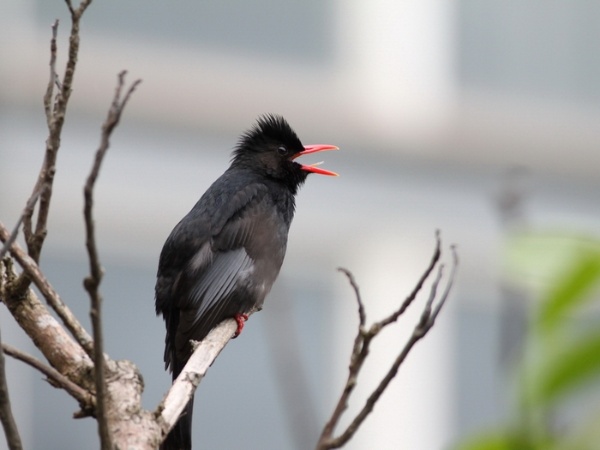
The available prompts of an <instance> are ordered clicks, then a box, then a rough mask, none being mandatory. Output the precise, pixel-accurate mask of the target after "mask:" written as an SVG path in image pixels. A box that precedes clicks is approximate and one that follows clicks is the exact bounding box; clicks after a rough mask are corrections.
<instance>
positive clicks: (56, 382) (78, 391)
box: [0, 343, 95, 414]
mask: <svg viewBox="0 0 600 450" xmlns="http://www.w3.org/2000/svg"><path fill="white" fill-rule="evenodd" d="M4 353H6V354H7V355H9V356H12V357H13V358H15V359H18V360H19V361H22V362H24V363H25V364H28V365H29V366H31V367H33V368H34V369H36V370H38V371H39V372H41V373H42V374H43V375H44V376H46V377H47V378H48V382H49V383H50V384H51V385H52V386H54V387H58V388H61V389H64V390H65V391H67V392H68V393H69V394H70V395H71V397H73V398H74V399H75V400H77V401H78V402H79V405H80V406H81V408H82V409H83V410H84V411H87V412H88V413H89V414H92V413H93V411H94V403H95V402H94V397H93V395H91V394H90V393H89V392H88V391H86V390H85V389H83V388H81V387H79V386H78V385H76V384H75V383H73V382H72V381H71V380H69V379H68V378H67V377H65V376H64V375H63V374H61V373H60V372H58V371H57V370H55V369H54V368H52V367H50V366H48V365H47V364H44V363H43V362H41V361H40V360H38V359H36V358H35V357H33V356H31V355H29V354H27V353H25V352H22V351H21V350H18V349H16V348H15V347H13V346H11V345H8V344H4V343H3V344H2V352H0V355H3V354H4Z"/></svg>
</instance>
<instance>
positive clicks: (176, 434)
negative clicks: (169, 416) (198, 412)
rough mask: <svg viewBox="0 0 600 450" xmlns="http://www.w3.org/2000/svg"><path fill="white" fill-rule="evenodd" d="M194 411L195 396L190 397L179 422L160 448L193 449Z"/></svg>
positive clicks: (162, 449) (174, 449)
mask: <svg viewBox="0 0 600 450" xmlns="http://www.w3.org/2000/svg"><path fill="white" fill-rule="evenodd" d="M193 412H194V397H192V398H191V399H190V401H189V402H188V404H187V405H186V407H185V409H184V410H183V412H182V413H181V415H180V416H179V419H178V420H177V423H176V424H175V426H174V427H173V429H172V430H171V431H170V432H169V434H168V435H167V438H166V439H165V440H164V442H163V443H162V445H161V446H160V450H191V449H192V413H193Z"/></svg>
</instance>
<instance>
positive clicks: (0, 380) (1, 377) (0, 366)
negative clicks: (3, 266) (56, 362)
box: [0, 258, 23, 450]
mask: <svg viewBox="0 0 600 450" xmlns="http://www.w3.org/2000/svg"><path fill="white" fill-rule="evenodd" d="M0 259H1V258H0ZM1 342H2V340H1V339H0V343H1ZM0 421H1V422H2V427H3V428H4V435H5V436H6V443H7V444H8V448H9V449H10V450H22V449H23V444H22V443H21V436H20V435H19V428H18V427H17V423H16V422H15V418H14V417H13V414H12V407H11V404H10V397H9V395H8V384H7V383H6V370H5V367H4V353H3V352H0Z"/></svg>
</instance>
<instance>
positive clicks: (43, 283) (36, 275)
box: [0, 222, 93, 355]
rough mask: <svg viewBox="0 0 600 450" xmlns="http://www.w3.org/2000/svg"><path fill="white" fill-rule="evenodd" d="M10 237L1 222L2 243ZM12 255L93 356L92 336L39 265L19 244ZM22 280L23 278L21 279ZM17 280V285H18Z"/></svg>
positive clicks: (0, 235)
mask: <svg viewBox="0 0 600 450" xmlns="http://www.w3.org/2000/svg"><path fill="white" fill-rule="evenodd" d="M9 238H10V235H9V233H8V230H7V229H6V227H5V226H4V225H3V224H2V222H0V241H2V242H8V240H9ZM9 251H10V253H11V255H12V256H13V257H14V258H15V259H16V260H17V262H18V263H19V265H20V266H21V267H22V268H23V271H24V272H26V273H27V276H28V278H29V279H31V280H32V281H33V283H34V284H35V286H36V287H37V288H38V289H39V290H40V292H41V293H42V295H43V296H44V298H45V299H46V301H47V302H48V304H49V305H50V306H51V307H52V309H53V310H54V311H55V312H56V314H57V315H58V317H60V319H61V320H62V322H63V324H64V325H65V326H66V327H67V329H68V330H69V332H70V333H71V334H72V335H73V337H74V338H75V339H76V340H77V342H78V343H79V345H81V347H82V348H83V349H84V350H85V352H86V353H87V354H88V355H92V354H93V343H92V338H91V337H90V335H89V334H88V333H87V331H85V329H84V328H83V327H82V326H81V324H80V323H79V321H78V320H77V318H76V317H75V316H74V315H73V313H72V312H71V310H70V309H69V307H68V306H67V305H65V304H64V302H63V301H62V299H61V298H60V296H59V295H58V293H57V292H56V291H55V290H54V288H53V287H52V285H51V284H50V282H49V281H48V280H47V279H46V277H45V275H44V274H43V272H42V271H41V269H40V267H39V266H38V265H37V263H36V262H35V261H34V260H33V259H32V258H31V257H29V256H28V255H27V253H26V252H25V251H24V250H23V249H22V248H21V247H20V246H19V244H17V243H16V242H13V244H12V245H11V246H10V247H9ZM21 279H22V278H21ZM18 282H19V281H18V280H17V281H16V282H15V283H18Z"/></svg>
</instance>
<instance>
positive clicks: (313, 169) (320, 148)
mask: <svg viewBox="0 0 600 450" xmlns="http://www.w3.org/2000/svg"><path fill="white" fill-rule="evenodd" d="M327 150H339V148H338V147H336V146H335V145H322V144H317V145H305V146H304V151H301V152H300V153H298V154H296V155H295V156H294V158H293V159H296V158H298V157H299V156H302V155H308V154H310V153H318V152H325V151H327ZM319 164H321V163H316V164H311V165H308V166H305V165H301V166H300V168H301V169H302V170H304V171H306V172H310V173H318V174H321V175H329V176H332V177H337V176H339V175H338V174H337V173H335V172H331V171H329V170H325V169H321V168H319V167H317V166H318V165H319Z"/></svg>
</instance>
